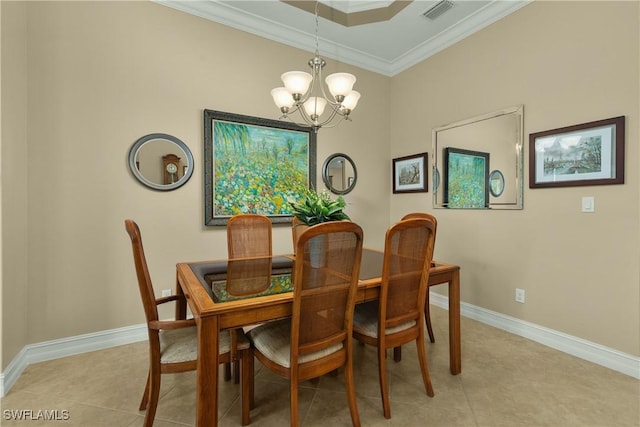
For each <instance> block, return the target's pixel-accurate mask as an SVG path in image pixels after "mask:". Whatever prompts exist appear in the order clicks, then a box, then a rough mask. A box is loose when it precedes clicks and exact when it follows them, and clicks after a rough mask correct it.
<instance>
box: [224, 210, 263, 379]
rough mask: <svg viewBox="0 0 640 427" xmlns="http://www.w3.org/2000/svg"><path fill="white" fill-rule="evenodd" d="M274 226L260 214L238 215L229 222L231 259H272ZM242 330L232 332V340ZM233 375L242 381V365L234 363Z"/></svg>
mask: <svg viewBox="0 0 640 427" xmlns="http://www.w3.org/2000/svg"><path fill="white" fill-rule="evenodd" d="M271 232H272V224H271V220H270V219H269V217H267V216H265V215H259V214H250V213H248V214H238V215H234V216H232V217H231V218H229V220H228V221H227V252H228V255H229V259H237V258H248V257H263V256H264V257H270V256H271V255H272V242H271V239H272V237H271ZM237 333H238V334H240V333H242V332H241V330H235V329H234V330H232V331H231V338H232V340H233V341H235V335H236V334H237ZM232 363H233V373H234V375H233V376H234V379H235V382H236V384H238V382H239V381H240V375H239V374H240V364H239V363H238V361H237V360H236V361H233V362H232ZM224 378H225V380H229V379H230V378H231V363H228V364H225V370H224Z"/></svg>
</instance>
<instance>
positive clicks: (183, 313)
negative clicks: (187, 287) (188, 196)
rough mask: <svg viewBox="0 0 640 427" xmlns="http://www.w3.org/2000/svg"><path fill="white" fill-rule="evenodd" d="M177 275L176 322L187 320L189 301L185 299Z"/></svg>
mask: <svg viewBox="0 0 640 427" xmlns="http://www.w3.org/2000/svg"><path fill="white" fill-rule="evenodd" d="M177 276H178V274H177V273H176V296H177V297H178V299H177V300H176V320H183V319H186V318H187V299H186V298H185V297H184V291H183V290H182V286H180V281H179V279H178V277H177Z"/></svg>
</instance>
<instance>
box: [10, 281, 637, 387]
mask: <svg viewBox="0 0 640 427" xmlns="http://www.w3.org/2000/svg"><path fill="white" fill-rule="evenodd" d="M429 298H430V302H431V303H432V304H433V305H436V306H438V307H441V308H444V309H445V310H446V309H448V306H449V298H448V297H446V296H443V295H440V294H436V293H433V292H431V294H430V297H429ZM460 314H461V315H462V316H464V317H468V318H471V319H474V320H477V321H479V322H482V323H486V324H487V325H490V326H493V327H496V328H498V329H503V330H505V331H507V332H510V333H512V334H515V335H519V336H521V337H524V338H528V339H530V340H532V341H536V342H538V343H540V344H543V345H546V346H548V347H551V348H555V349H556V350H560V351H562V352H565V353H568V354H570V355H572V356H576V357H579V358H581V359H585V360H588V361H590V362H593V363H596V364H598V365H601V366H604V367H606V368H609V369H613V370H614V371H618V372H621V373H623V374H625V375H629V376H631V377H634V378H637V379H640V357H636V356H633V355H630V354H626V353H623V352H621V351H618V350H614V349H612V348H608V347H605V346H603V345H600V344H596V343H593V342H590V341H587V340H583V339H581V338H577V337H574V336H571V335H567V334H564V333H562V332H558V331H554V330H553V329H548V328H545V327H542V326H539V325H536V324H533V323H529V322H525V321H523V320H520V319H516V318H515V317H511V316H507V315H505V314H501V313H497V312H495V311H491V310H487V309H486V308H482V307H476V306H474V305H471V304H467V303H465V302H463V303H461V304H460ZM146 339H147V326H146V325H145V324H141V325H134V326H127V327H124V328H118V329H110V330H107V331H101V332H96V333H93V334H85V335H78V336H75V337H70V338H62V339H59V340H53V341H45V342H41V343H37V344H29V345H27V346H25V347H24V348H23V349H22V350H21V351H20V352H19V353H18V354H17V355H16V357H14V358H13V360H12V361H11V363H9V365H8V366H7V369H6V370H5V371H4V372H2V374H0V397H4V395H5V393H6V392H9V390H10V389H11V387H13V385H14V384H15V382H16V381H17V380H18V378H19V377H20V375H21V374H22V372H23V371H24V369H25V368H26V367H27V366H29V365H30V364H32V363H38V362H44V361H47V360H52V359H57V358H60V357H65V356H72V355H74V354H80V353H87V352H90V351H96V350H102V349H105V348H109V347H115V346H118V345H124V344H130V343H133V342H138V341H144V340H146ZM463 358H464V354H463Z"/></svg>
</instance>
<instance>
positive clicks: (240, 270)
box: [226, 257, 272, 296]
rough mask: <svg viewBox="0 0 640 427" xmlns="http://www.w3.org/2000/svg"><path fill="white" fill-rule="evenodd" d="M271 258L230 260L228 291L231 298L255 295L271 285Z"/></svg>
mask: <svg viewBox="0 0 640 427" xmlns="http://www.w3.org/2000/svg"><path fill="white" fill-rule="evenodd" d="M271 266H272V258H271V257H253V258H236V259H230V260H229V262H228V263H227V284H226V289H227V292H228V293H229V295H231V296H245V295H254V294H257V293H260V292H262V291H266V290H267V289H268V288H269V286H270V285H271V272H272V268H271Z"/></svg>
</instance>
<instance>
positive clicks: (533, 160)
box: [529, 116, 625, 188]
mask: <svg viewBox="0 0 640 427" xmlns="http://www.w3.org/2000/svg"><path fill="white" fill-rule="evenodd" d="M603 127H608V128H610V129H611V132H612V135H611V152H610V155H611V160H612V164H611V169H612V170H611V175H612V176H611V177H610V178H597V179H588V178H587V179H575V180H566V181H555V182H536V172H537V169H536V166H537V164H538V158H537V156H538V154H537V151H536V140H538V139H539V138H544V137H550V136H561V135H563V134H570V133H575V132H578V131H589V130H595V129H597V128H603ZM624 140H625V117H624V116H619V117H612V118H610V119H604V120H597V121H594V122H588V123H582V124H579V125H573V126H567V127H562V128H558V129H552V130H547V131H544V132H536V133H532V134H529V188H550V187H576V186H584V185H611V184H624ZM575 175H576V177H578V178H579V176H580V174H575Z"/></svg>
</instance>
